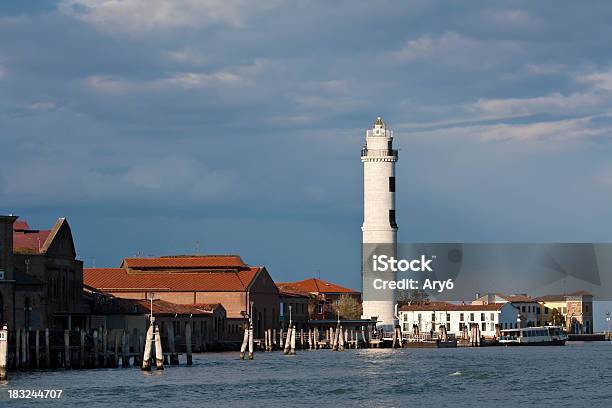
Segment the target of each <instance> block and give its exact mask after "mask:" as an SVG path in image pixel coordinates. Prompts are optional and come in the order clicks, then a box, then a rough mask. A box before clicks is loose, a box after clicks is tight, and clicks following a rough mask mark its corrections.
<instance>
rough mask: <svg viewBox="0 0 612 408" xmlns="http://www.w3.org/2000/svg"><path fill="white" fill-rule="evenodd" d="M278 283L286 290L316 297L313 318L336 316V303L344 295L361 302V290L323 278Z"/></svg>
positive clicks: (311, 316)
mask: <svg viewBox="0 0 612 408" xmlns="http://www.w3.org/2000/svg"><path fill="white" fill-rule="evenodd" d="M278 285H279V287H282V288H283V289H285V290H287V289H292V290H294V291H298V292H301V293H307V294H311V295H314V296H315V297H316V302H315V304H314V307H312V308H311V309H312V310H310V319H311V320H324V319H330V318H332V319H333V318H335V317H336V316H333V307H334V304H335V303H337V302H338V301H339V300H340V299H341V298H342V297H343V296H347V297H350V298H353V299H354V300H356V301H357V302H359V303H360V302H361V292H358V291H356V290H353V289H349V288H345V287H343V286H340V285H337V284H335V283H331V282H327V281H324V280H322V279H317V278H309V279H304V280H301V281H297V282H285V283H279V284H278Z"/></svg>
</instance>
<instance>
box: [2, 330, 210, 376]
mask: <svg viewBox="0 0 612 408" xmlns="http://www.w3.org/2000/svg"><path fill="white" fill-rule="evenodd" d="M166 343H167V344H166V347H167V348H168V351H167V352H166V353H164V352H163V349H162V340H161V334H160V329H159V326H158V325H157V324H151V325H150V326H149V328H148V330H147V334H146V338H144V337H143V336H142V335H141V334H139V333H138V332H134V333H129V332H128V331H126V330H112V331H111V332H110V333H109V331H108V330H107V329H105V328H102V327H100V328H98V329H95V330H92V331H86V330H72V331H71V330H60V331H58V330H49V329H45V330H33V331H32V330H25V329H18V330H14V331H9V330H8V329H7V328H6V327H5V328H3V329H1V330H0V379H6V372H7V370H9V369H18V370H22V371H25V370H29V369H57V368H65V369H79V368H98V367H103V368H112V367H119V366H121V367H124V368H127V367H129V366H130V363H132V365H134V366H140V367H141V368H142V369H143V370H147V369H150V368H151V360H153V361H154V362H155V366H156V367H157V369H158V370H162V369H163V367H164V364H170V365H177V364H179V353H177V349H176V344H175V337H174V326H173V324H169V325H168V332H167V339H166ZM193 346H194V344H193V343H192V329H191V325H190V324H189V323H187V324H186V325H185V353H186V363H187V365H192V363H193V358H192V354H193ZM195 346H196V348H197V350H198V351H203V350H205V348H206V347H205V345H204V344H202V343H200V342H199V340H198V339H196V344H195Z"/></svg>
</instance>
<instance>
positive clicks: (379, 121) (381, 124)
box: [374, 116, 385, 129]
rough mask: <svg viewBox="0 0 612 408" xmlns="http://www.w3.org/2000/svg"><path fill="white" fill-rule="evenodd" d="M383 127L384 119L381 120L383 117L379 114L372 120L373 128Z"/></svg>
mask: <svg viewBox="0 0 612 408" xmlns="http://www.w3.org/2000/svg"><path fill="white" fill-rule="evenodd" d="M384 128H385V121H384V120H383V118H382V117H380V116H378V117H376V122H374V129H384Z"/></svg>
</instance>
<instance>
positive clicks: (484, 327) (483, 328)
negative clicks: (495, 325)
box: [481, 322, 487, 331]
mask: <svg viewBox="0 0 612 408" xmlns="http://www.w3.org/2000/svg"><path fill="white" fill-rule="evenodd" d="M481 326H482V329H481V331H487V324H486V323H485V322H482V323H481Z"/></svg>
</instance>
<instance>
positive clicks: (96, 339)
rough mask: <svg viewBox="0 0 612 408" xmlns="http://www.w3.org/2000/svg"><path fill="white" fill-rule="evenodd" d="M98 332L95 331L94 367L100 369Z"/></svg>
mask: <svg viewBox="0 0 612 408" xmlns="http://www.w3.org/2000/svg"><path fill="white" fill-rule="evenodd" d="M98 358H99V356H98V331H97V330H94V331H93V366H94V368H98V361H99V360H98Z"/></svg>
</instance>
